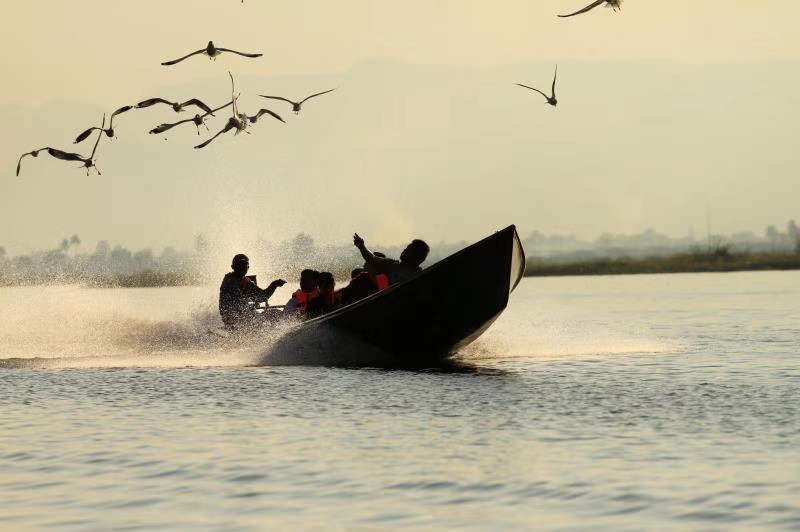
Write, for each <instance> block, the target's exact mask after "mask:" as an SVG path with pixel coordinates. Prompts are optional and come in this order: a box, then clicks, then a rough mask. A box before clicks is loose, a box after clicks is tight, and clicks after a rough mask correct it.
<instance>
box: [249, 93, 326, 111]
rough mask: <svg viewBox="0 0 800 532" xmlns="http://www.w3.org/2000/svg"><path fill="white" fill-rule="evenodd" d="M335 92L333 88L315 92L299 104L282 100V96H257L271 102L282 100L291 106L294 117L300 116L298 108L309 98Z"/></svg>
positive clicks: (286, 99)
mask: <svg viewBox="0 0 800 532" xmlns="http://www.w3.org/2000/svg"><path fill="white" fill-rule="evenodd" d="M335 90H336V89H335V88H333V89H328V90H326V91H322V92H317V93H315V94H312V95H311V96H306V97H305V98H303V99H302V100H300V101H299V102H294V101H292V100H289V99H288V98H284V97H283V96H266V95H264V94H259V96H261V97H262V98H271V99H273V100H282V101H284V102H289V103H290V104H292V111H294V114H296V115H297V114H300V107H301V106H302V105H303V103H305V102H306V101H307V100H310V99H311V98H314V97H316V96H320V95H322V94H328V93H329V92H333V91H335Z"/></svg>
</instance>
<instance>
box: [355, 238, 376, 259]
mask: <svg viewBox="0 0 800 532" xmlns="http://www.w3.org/2000/svg"><path fill="white" fill-rule="evenodd" d="M353 245H354V246H355V247H357V248H358V250H359V251H360V252H361V256H362V257H364V262H366V263H367V264H372V263H374V262H375V255H373V254H372V252H371V251H370V250H368V249H367V246H366V244H364V239H363V238H361V237H360V236H358V233H355V234H354V235H353Z"/></svg>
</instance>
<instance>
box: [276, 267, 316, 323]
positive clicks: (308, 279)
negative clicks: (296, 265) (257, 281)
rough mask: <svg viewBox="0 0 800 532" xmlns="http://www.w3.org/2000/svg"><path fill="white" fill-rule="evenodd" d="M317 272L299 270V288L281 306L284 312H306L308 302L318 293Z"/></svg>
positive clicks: (303, 313)
mask: <svg viewBox="0 0 800 532" xmlns="http://www.w3.org/2000/svg"><path fill="white" fill-rule="evenodd" d="M318 278H319V272H318V271H316V270H310V269H306V270H303V271H302V272H300V290H297V291H296V292H295V293H294V294H292V298H291V299H290V300H289V301H288V302H287V303H286V306H285V307H284V308H283V312H284V313H285V314H302V315H305V313H306V312H308V305H309V303H310V302H311V301H312V300H313V299H314V298H316V297H317V296H318V295H319V286H318V284H319V279H318Z"/></svg>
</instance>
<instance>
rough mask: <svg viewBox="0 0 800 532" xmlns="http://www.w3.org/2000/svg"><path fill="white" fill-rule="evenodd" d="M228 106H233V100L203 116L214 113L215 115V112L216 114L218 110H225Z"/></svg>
mask: <svg viewBox="0 0 800 532" xmlns="http://www.w3.org/2000/svg"><path fill="white" fill-rule="evenodd" d="M229 105H233V100H231V101H229V102H227V103H225V104H223V105H220V106H219V107H215V108H214V109H211V110H210V111H209V112H207V113H206V114H204V115H203V116H208V115H213V114H214V113H216V112H217V111H219V110H220V109H225V108H226V107H228V106H229Z"/></svg>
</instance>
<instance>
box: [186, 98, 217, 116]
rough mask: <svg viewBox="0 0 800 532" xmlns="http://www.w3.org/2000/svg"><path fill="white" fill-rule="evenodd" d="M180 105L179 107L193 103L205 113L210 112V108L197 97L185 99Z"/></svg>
mask: <svg viewBox="0 0 800 532" xmlns="http://www.w3.org/2000/svg"><path fill="white" fill-rule="evenodd" d="M180 105H181V107H185V106H187V105H194V106H195V107H199V108H200V109H202V110H203V111H205V112H206V113H211V108H210V107H209V106H207V105H206V104H204V103H203V102H201V101H200V100H198V99H197V98H192V99H191V100H186V101H185V102H183V103H182V104H180Z"/></svg>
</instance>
